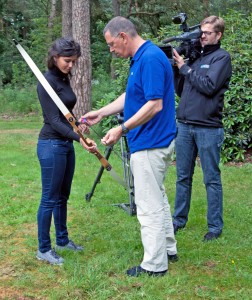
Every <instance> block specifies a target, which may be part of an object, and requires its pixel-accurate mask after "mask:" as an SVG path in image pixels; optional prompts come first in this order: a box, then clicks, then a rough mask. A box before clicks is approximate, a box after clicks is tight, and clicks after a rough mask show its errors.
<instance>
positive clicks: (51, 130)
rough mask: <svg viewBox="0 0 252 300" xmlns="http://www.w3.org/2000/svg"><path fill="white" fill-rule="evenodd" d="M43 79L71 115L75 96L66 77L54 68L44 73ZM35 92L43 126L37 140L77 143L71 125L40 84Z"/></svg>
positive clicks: (76, 137) (76, 136) (76, 135)
mask: <svg viewBox="0 0 252 300" xmlns="http://www.w3.org/2000/svg"><path fill="white" fill-rule="evenodd" d="M45 78H46V79H47V81H48V82H49V84H50V85H51V86H52V88H53V89H54V90H55V92H56V94H57V95H58V96H59V98H60V99H61V101H62V102H63V103H64V104H65V106H66V107H67V108H68V110H69V111H70V113H71V114H73V112H72V110H73V108H74V106H75V104H76V95H75V94H74V92H73V90H72V88H71V86H70V81H69V78H68V75H67V74H64V73H62V72H61V71H60V70H59V69H58V68H54V69H52V70H48V71H47V72H46V73H45ZM37 92H38V98H39V101H40V104H41V107H42V111H43V117H44V126H43V127H42V129H41V131H40V134H39V138H40V139H61V140H69V141H73V140H75V141H77V142H79V140H80V137H79V135H78V134H77V133H76V132H74V131H73V128H72V125H71V124H70V123H69V122H68V121H67V119H66V118H65V116H64V115H63V114H62V113H61V111H60V110H59V108H58V107H57V105H56V104H55V103H54V102H53V100H52V99H51V97H50V96H49V95H48V94H47V92H46V90H45V89H44V88H43V86H42V85H41V83H38V87H37Z"/></svg>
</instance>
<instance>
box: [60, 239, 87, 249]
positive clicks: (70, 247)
mask: <svg viewBox="0 0 252 300" xmlns="http://www.w3.org/2000/svg"><path fill="white" fill-rule="evenodd" d="M55 248H56V249H57V250H72V251H82V250H83V249H84V247H82V246H78V245H75V243H74V242H73V241H69V242H68V244H66V245H65V246H59V245H56V247H55Z"/></svg>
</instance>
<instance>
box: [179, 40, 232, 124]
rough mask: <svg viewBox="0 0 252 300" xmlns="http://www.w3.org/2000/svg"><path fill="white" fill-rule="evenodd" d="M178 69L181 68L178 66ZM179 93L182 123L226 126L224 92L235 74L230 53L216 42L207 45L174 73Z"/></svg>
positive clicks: (180, 120)
mask: <svg viewBox="0 0 252 300" xmlns="http://www.w3.org/2000/svg"><path fill="white" fill-rule="evenodd" d="M177 69H178V68H177ZM174 75H175V76H174V79H175V88H176V93H177V95H178V96H179V97H180V102H179V106H178V109H177V119H178V121H179V122H183V123H188V124H193V125H200V126H207V127H223V125H222V110H223V105H224V93H225V92H226V90H227V89H228V85H229V81H230V78H231V75H232V66H231V58H230V55H229V54H228V52H226V51H225V50H223V49H221V48H220V43H218V44H216V45H206V46H205V47H204V48H203V50H202V53H201V56H200V57H199V58H198V59H196V60H195V61H194V62H193V63H191V64H188V65H186V64H185V65H183V66H182V67H181V68H180V70H179V72H178V70H177V71H176V70H175V72H174Z"/></svg>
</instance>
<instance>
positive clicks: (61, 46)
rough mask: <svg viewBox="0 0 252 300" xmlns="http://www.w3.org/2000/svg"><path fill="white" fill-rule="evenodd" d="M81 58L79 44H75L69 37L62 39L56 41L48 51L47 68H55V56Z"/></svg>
mask: <svg viewBox="0 0 252 300" xmlns="http://www.w3.org/2000/svg"><path fill="white" fill-rule="evenodd" d="M74 55H77V57H80V56H81V49H80V44H79V43H77V42H75V41H74V39H73V38H71V37H62V38H59V39H57V40H56V41H55V42H54V43H53V44H52V46H51V48H50V50H49V51H48V58H47V67H48V69H53V68H54V67H55V61H54V57H55V56H58V57H59V56H64V57H69V56H74Z"/></svg>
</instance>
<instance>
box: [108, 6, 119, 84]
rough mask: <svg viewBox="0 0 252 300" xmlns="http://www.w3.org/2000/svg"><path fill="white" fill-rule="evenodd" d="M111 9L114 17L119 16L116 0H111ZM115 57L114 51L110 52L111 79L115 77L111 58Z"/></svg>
mask: <svg viewBox="0 0 252 300" xmlns="http://www.w3.org/2000/svg"><path fill="white" fill-rule="evenodd" d="M112 9H113V15H114V17H116V16H120V3H119V1H118V0H113V1H112ZM114 58H116V55H115V53H114V52H112V59H111V64H110V76H111V78H112V79H116V74H115V68H114V65H113V59H114Z"/></svg>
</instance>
